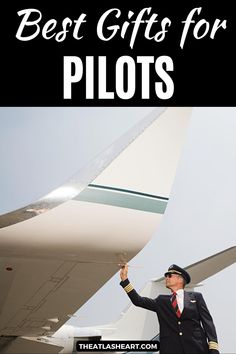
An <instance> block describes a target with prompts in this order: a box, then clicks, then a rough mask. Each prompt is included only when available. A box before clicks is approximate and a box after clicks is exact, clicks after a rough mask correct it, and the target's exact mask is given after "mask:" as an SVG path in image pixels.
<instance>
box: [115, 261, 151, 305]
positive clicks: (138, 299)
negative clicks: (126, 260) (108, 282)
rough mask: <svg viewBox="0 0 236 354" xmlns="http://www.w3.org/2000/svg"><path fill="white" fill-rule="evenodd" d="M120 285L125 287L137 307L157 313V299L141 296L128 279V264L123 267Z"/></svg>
mask: <svg viewBox="0 0 236 354" xmlns="http://www.w3.org/2000/svg"><path fill="white" fill-rule="evenodd" d="M120 278H121V282H120V285H121V286H122V287H123V289H124V290H125V292H126V293H127V295H128V296H129V298H130V300H131V301H132V303H133V304H134V305H135V306H139V307H143V308H145V309H147V310H150V311H157V299H151V298H148V297H144V296H140V295H139V294H138V293H137V291H136V290H135V289H134V288H133V286H132V284H131V283H130V281H129V279H128V264H125V265H123V266H122V267H121V270H120Z"/></svg>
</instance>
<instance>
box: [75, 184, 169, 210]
mask: <svg viewBox="0 0 236 354" xmlns="http://www.w3.org/2000/svg"><path fill="white" fill-rule="evenodd" d="M75 199H76V200H80V201H84V202H92V203H100V204H106V205H113V206H117V207H122V208H128V209H136V210H142V211H148V212H151V213H158V214H164V212H165V210H166V207H167V203H168V198H165V197H160V196H155V195H151V194H145V193H140V192H135V191H130V190H126V189H120V188H114V187H108V186H99V185H93V184H90V185H88V187H87V188H86V189H84V190H83V191H82V192H81V193H80V194H79V195H78V196H77V197H76V198H75Z"/></svg>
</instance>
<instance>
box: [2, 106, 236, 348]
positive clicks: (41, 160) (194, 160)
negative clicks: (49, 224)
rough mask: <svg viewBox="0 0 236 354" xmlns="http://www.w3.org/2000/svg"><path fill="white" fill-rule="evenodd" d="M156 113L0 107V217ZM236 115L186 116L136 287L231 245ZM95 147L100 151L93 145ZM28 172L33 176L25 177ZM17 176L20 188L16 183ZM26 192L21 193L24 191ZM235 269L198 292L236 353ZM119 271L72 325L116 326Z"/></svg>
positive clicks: (206, 111)
mask: <svg viewBox="0 0 236 354" xmlns="http://www.w3.org/2000/svg"><path fill="white" fill-rule="evenodd" d="M152 110H153V107H151V108H150V107H149V108H148V107H146V108H145V107H143V108H140V107H137V108H115V107H113V108H111V107H109V108H105V107H104V108H22V109H19V108H5V109H4V108H1V110H0V128H1V129H0V161H1V176H0V193H1V202H0V213H5V212H7V211H10V210H14V209H16V208H18V207H21V206H24V205H25V204H26V203H29V202H31V201H34V200H37V199H38V198H39V197H42V196H43V195H44V194H46V193H47V192H49V191H50V190H51V189H54V188H55V187H57V186H59V185H60V184H61V183H63V182H65V181H66V180H67V179H68V178H70V177H71V176H72V175H73V173H75V172H76V171H77V170H78V166H81V167H82V166H83V165H84V163H85V160H86V159H91V158H92V157H93V156H94V154H95V153H97V152H98V151H99V150H101V151H102V150H103V149H104V148H105V147H106V146H108V145H109V144H110V143H111V142H112V141H113V140H115V139H116V138H117V137H118V136H119V135H121V134H123V133H124V132H125V130H127V129H128V128H129V127H131V126H132V125H134V124H135V123H137V122H138V120H140V119H141V118H142V117H143V116H144V115H145V114H147V113H149V112H151V111H152ZM235 133H236V108H234V107H202V108H201V107H197V108H194V109H193V112H192V115H191V119H190V124H189V127H188V131H187V135H186V139H185V143H184V146H183V150H182V154H181V158H180V161H179V164H178V168H177V171H176V177H175V180H174V183H173V187H172V191H171V195H170V200H169V204H168V207H167V209H166V212H165V214H164V217H163V219H162V221H161V224H160V226H159V227H158V230H156V232H155V233H154V234H153V237H152V239H151V240H150V242H149V243H148V244H147V245H146V246H145V247H144V249H143V250H142V251H141V252H140V253H139V254H138V255H137V256H136V257H135V258H134V259H133V260H132V261H131V262H130V264H131V265H132V264H133V265H139V266H141V267H140V268H130V274H129V278H130V280H131V281H132V283H133V285H134V286H135V288H136V289H137V290H140V289H142V288H143V287H144V285H145V284H146V282H147V281H148V280H149V279H151V278H158V277H161V276H162V275H163V273H164V272H165V271H166V269H167V268H168V267H169V265H171V264H173V263H175V264H178V265H180V266H182V267H185V266H188V265H190V264H192V263H194V262H197V261H199V260H201V259H203V258H206V257H208V256H211V255H213V254H215V253H217V252H220V251H222V250H224V249H227V248H228V247H231V246H235V243H236V242H235V239H236V237H235V230H236V218H235V210H236V209H235V204H236V188H235V181H236V167H235V161H236V139H235ZM96 144H97V145H96ZM29 166H30V176H29ZM16 179H17V183H16ZM26 191H27V192H26ZM235 271H236V266H235V264H234V265H232V266H231V267H229V268H227V269H225V270H224V271H222V272H220V273H218V274H217V275H215V276H213V277H211V278H209V279H208V280H206V281H205V282H204V286H203V287H201V289H200V291H201V292H202V293H203V295H204V298H205V300H206V302H207V305H208V308H209V310H210V311H211V314H212V316H213V318H214V321H215V325H216V328H217V333H218V337H219V344H220V351H221V353H225V354H226V353H235V352H236V344H235V340H234V336H235V321H234V319H235V318H236V306H235V305H234V298H235V295H234V294H235V293H236V283H235V274H236V273H235ZM119 281H120V280H119V274H118V273H117V274H116V275H115V276H114V277H113V278H112V279H110V281H108V282H107V283H106V284H105V285H104V287H103V288H102V289H100V290H99V292H97V293H96V294H95V295H94V296H93V297H92V298H91V299H90V300H89V301H88V302H87V303H86V304H85V305H84V306H83V307H82V308H81V309H80V310H79V311H78V312H77V316H78V318H77V319H76V321H74V323H76V324H77V325H78V326H90V325H91V326H93V325H101V324H104V323H109V322H112V321H115V320H116V319H117V318H118V317H119V315H120V313H121V312H122V310H123V309H124V308H126V306H127V305H128V303H129V300H128V298H127V296H126V294H125V293H124V292H123V290H122V289H121V287H120V285H119Z"/></svg>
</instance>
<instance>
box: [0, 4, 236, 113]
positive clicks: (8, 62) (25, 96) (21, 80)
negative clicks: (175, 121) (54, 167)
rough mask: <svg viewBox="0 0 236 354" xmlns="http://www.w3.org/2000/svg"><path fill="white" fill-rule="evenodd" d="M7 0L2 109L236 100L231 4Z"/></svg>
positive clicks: (211, 103)
mask: <svg viewBox="0 0 236 354" xmlns="http://www.w3.org/2000/svg"><path fill="white" fill-rule="evenodd" d="M48 3H49V2H47V3H44V2H43V1H40V2H39V1H33V0H32V1H18V2H16V3H14V4H12V3H10V2H8V3H6V2H4V4H2V6H1V23H0V26H1V28H0V34H1V59H0V61H1V62H0V64H1V65H0V70H1V83H0V85H1V86H0V87H1V98H0V103H1V106H131V105H137V106H234V105H235V94H234V89H233V86H234V82H235V63H236V60H235V59H236V54H235V50H234V41H235V40H234V34H235V26H236V25H235V23H236V22H235V20H234V19H233V14H234V10H233V2H231V3H230V2H229V1H224V2H220V3H217V2H215V1H209V0H208V1H207V0H205V1H187V0H186V1H181V2H174V1H170V0H165V1H164V0H163V1H158V2H157V1H152V0H149V1H143V2H141V3H140V2H139V4H138V5H137V2H136V1H133V0H130V1H115V0H113V1H99V2H94V1H91V0H87V1H73V2H62V3H58V2H53V1H50V7H49V5H48Z"/></svg>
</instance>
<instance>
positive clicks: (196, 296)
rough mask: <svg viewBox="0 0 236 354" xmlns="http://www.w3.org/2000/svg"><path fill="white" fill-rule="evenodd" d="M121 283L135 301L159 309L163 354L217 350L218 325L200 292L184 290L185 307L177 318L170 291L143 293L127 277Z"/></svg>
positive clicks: (204, 353)
mask: <svg viewBox="0 0 236 354" xmlns="http://www.w3.org/2000/svg"><path fill="white" fill-rule="evenodd" d="M120 284H121V286H123V288H124V289H125V291H126V292H127V294H128V296H129V298H130V300H131V301H132V303H133V304H134V305H136V306H139V307H143V308H145V309H147V310H150V311H154V312H156V314H157V317H158V321H159V325H160V353H161V354H209V353H212V354H213V353H214V354H215V353H218V344H217V335H216V330H215V326H214V323H213V320H212V317H211V315H210V313H209V311H208V309H207V306H206V303H205V301H204V299H203V296H202V294H201V293H198V292H186V291H185V292H184V309H183V312H182V314H181V316H180V318H178V317H177V315H176V313H175V311H174V309H173V307H172V304H171V295H159V296H158V297H157V298H156V299H150V298H147V297H142V296H140V295H139V294H138V293H137V292H136V291H135V290H134V288H133V287H132V285H131V284H130V282H129V280H128V279H126V280H124V281H121V283H120Z"/></svg>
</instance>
